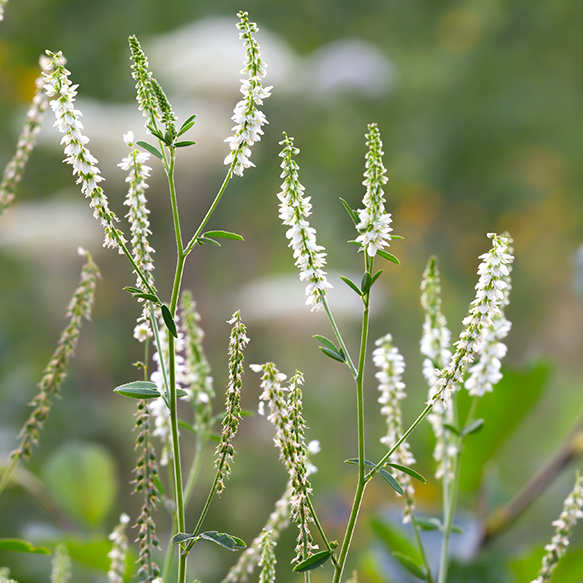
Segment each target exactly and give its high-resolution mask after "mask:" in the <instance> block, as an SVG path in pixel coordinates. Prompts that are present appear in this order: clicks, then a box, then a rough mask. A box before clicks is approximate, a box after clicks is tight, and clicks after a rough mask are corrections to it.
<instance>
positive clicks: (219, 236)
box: [202, 231, 245, 241]
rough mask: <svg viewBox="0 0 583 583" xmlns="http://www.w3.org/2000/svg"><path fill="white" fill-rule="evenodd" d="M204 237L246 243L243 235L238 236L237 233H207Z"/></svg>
mask: <svg viewBox="0 0 583 583" xmlns="http://www.w3.org/2000/svg"><path fill="white" fill-rule="evenodd" d="M202 236H203V237H216V238H217V239H233V240H235V241H244V240H245V239H243V237H241V235H237V233H231V232H229V231H207V232H206V233H203V235H202Z"/></svg>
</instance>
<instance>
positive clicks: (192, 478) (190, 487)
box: [184, 431, 209, 505]
mask: <svg viewBox="0 0 583 583" xmlns="http://www.w3.org/2000/svg"><path fill="white" fill-rule="evenodd" d="M208 440H209V432H208V431H207V432H206V433H205V435H204V436H203V438H202V439H201V438H200V437H199V438H198V439H197V441H196V451H195V453H194V459H193V461H192V466H191V468H190V472H189V474H188V480H187V482H186V487H185V488H184V504H185V505H188V501H189V500H190V497H191V496H192V492H193V491H194V485H195V484H196V480H197V479H198V475H199V473H200V468H201V467H202V459H203V457H204V449H205V445H206V444H207V443H208Z"/></svg>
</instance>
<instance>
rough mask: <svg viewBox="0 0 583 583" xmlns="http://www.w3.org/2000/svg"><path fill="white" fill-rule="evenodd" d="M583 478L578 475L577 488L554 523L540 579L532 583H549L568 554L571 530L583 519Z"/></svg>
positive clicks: (546, 547) (539, 574) (574, 488)
mask: <svg viewBox="0 0 583 583" xmlns="http://www.w3.org/2000/svg"><path fill="white" fill-rule="evenodd" d="M582 508H583V476H581V475H579V473H577V478H576V480H575V486H574V487H573V490H572V491H571V493H570V494H569V496H567V498H566V499H565V503H564V506H563V511H562V512H561V515H560V516H559V518H558V519H557V520H555V521H554V522H553V526H555V527H556V531H555V535H554V536H553V538H552V540H551V542H550V543H549V544H548V545H546V546H545V551H547V553H546V555H545V556H544V557H543V564H542V568H541V570H540V571H539V573H538V577H537V578H536V579H535V580H534V581H532V583H548V582H549V581H550V580H551V578H552V576H553V571H554V570H555V567H556V566H557V563H558V562H559V559H560V558H561V557H562V556H563V555H564V554H565V553H566V552H567V546H568V545H569V536H570V534H571V528H572V527H573V526H575V524H577V521H578V520H579V519H580V518H583V511H582Z"/></svg>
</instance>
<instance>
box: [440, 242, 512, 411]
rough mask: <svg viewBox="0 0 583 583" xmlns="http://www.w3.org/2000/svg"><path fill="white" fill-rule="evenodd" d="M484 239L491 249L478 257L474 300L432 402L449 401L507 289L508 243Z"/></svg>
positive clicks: (442, 371) (498, 311)
mask: <svg viewBox="0 0 583 583" xmlns="http://www.w3.org/2000/svg"><path fill="white" fill-rule="evenodd" d="M488 237H489V238H490V239H492V249H490V251H488V252H487V253H484V254H483V255H480V259H482V263H481V264H480V266H479V268H478V275H479V276H480V278H479V280H478V283H477V284H476V298H475V299H474V300H473V301H472V303H471V305H470V311H469V314H468V315H467V316H466V317H465V318H464V320H463V324H464V326H465V329H464V330H463V332H462V333H461V334H460V338H459V340H458V341H457V342H456V343H455V345H456V351H455V354H454V355H453V357H452V359H451V361H450V364H449V366H448V367H447V368H445V369H443V370H441V371H440V373H439V381H438V386H439V388H438V390H437V392H436V393H435V395H434V396H433V400H434V401H436V400H437V399H438V398H440V399H441V400H442V401H443V403H444V404H447V402H448V401H449V398H450V395H451V391H452V390H453V388H454V384H455V383H460V382H462V380H463V374H464V369H465V366H466V364H468V363H469V362H471V361H472V360H473V358H474V354H475V353H476V352H479V351H480V350H481V349H482V346H483V343H484V336H485V334H486V331H487V330H488V328H489V327H491V326H492V319H493V318H494V316H495V315H496V314H499V313H500V308H501V305H502V303H503V301H504V289H505V288H506V287H507V286H508V284H507V282H506V278H507V277H508V276H509V274H510V270H509V265H510V264H511V263H512V260H513V259H514V257H513V256H512V255H510V254H509V253H507V250H508V243H509V239H508V237H503V236H501V235H496V234H495V233H489V234H488Z"/></svg>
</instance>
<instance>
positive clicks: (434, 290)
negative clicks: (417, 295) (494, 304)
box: [421, 257, 457, 478]
mask: <svg viewBox="0 0 583 583" xmlns="http://www.w3.org/2000/svg"><path fill="white" fill-rule="evenodd" d="M440 293H441V288H440V285H439V270H438V269H437V262H436V259H435V257H431V258H430V259H429V261H428V263H427V267H426V268H425V271H424V273H423V280H422V282H421V305H422V307H423V310H424V311H425V320H424V322H423V335H422V337H421V354H423V355H424V356H425V357H426V358H425V360H424V361H423V375H424V376H425V378H426V379H427V384H428V385H429V394H428V398H429V400H430V401H431V400H432V399H433V397H434V396H435V393H436V392H437V390H438V388H439V385H438V384H437V382H438V377H437V375H436V374H435V372H436V369H443V368H445V367H447V366H448V365H449V361H450V359H451V351H450V349H449V345H450V339H451V332H450V331H449V329H448V327H447V321H446V319H445V316H444V315H443V314H442V312H441V297H440ZM427 419H428V421H429V422H430V423H431V426H432V427H433V433H434V434H435V438H436V444H435V449H434V451H433V458H434V459H435V461H436V462H437V470H436V473H435V476H436V477H437V478H441V477H442V476H444V475H445V474H446V473H447V475H448V476H449V477H453V473H452V472H453V469H452V458H453V456H455V454H456V452H457V449H456V446H455V445H454V443H453V441H452V439H451V437H452V436H451V433H450V432H449V431H448V430H447V429H446V428H445V424H452V423H453V413H452V410H451V407H447V408H445V407H444V406H443V403H442V402H441V401H440V400H438V401H436V402H435V404H434V405H433V409H432V410H431V413H430V414H429V415H428V416H427Z"/></svg>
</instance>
